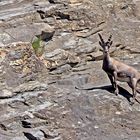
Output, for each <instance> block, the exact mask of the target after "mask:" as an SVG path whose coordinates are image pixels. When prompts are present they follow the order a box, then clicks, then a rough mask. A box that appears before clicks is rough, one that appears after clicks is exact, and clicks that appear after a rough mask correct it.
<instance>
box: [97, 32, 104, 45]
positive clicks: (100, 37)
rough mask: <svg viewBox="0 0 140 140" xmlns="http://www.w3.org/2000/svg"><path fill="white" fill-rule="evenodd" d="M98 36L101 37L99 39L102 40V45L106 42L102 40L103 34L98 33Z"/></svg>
mask: <svg viewBox="0 0 140 140" xmlns="http://www.w3.org/2000/svg"><path fill="white" fill-rule="evenodd" d="M98 35H99V38H100V40H101V42H102V43H104V40H103V38H102V36H101V34H100V33H98Z"/></svg>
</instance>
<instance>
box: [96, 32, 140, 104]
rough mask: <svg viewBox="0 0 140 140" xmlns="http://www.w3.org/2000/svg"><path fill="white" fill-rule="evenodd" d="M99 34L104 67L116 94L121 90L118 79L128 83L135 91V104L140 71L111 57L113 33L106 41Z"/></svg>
mask: <svg viewBox="0 0 140 140" xmlns="http://www.w3.org/2000/svg"><path fill="white" fill-rule="evenodd" d="M98 35H99V38H100V41H99V44H100V46H101V47H102V48H103V66H102V69H103V70H104V71H105V72H106V73H107V75H108V77H109V79H110V82H111V84H112V86H113V88H114V92H115V94H116V95H118V92H119V91H118V84H117V81H121V82H127V83H128V85H129V86H130V87H131V89H132V92H133V101H131V104H133V103H134V101H135V99H136V92H139V90H138V89H137V84H138V83H139V82H140V73H139V72H138V71H137V70H136V69H134V68H133V67H131V66H128V65H126V64H124V63H122V62H120V61H117V60H115V59H113V58H111V57H110V54H109V49H110V47H111V45H112V43H113V41H112V40H111V38H112V35H110V36H109V38H108V40H107V41H106V42H105V41H104V40H103V38H102V36H101V34H98Z"/></svg>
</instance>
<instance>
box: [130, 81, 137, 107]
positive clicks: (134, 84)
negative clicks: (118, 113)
mask: <svg viewBox="0 0 140 140" xmlns="http://www.w3.org/2000/svg"><path fill="white" fill-rule="evenodd" d="M128 85H129V86H130V87H131V88H132V93H133V98H132V101H131V103H130V104H131V105H133V104H134V102H135V100H136V94H137V92H136V88H137V79H131V82H130V83H128Z"/></svg>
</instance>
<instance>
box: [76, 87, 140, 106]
mask: <svg viewBox="0 0 140 140" xmlns="http://www.w3.org/2000/svg"><path fill="white" fill-rule="evenodd" d="M75 88H76V89H79V90H96V89H101V90H106V91H108V92H110V93H114V89H113V87H112V86H111V85H107V86H99V87H91V88H79V87H75ZM118 88H119V94H120V95H122V96H123V97H125V98H126V99H127V100H128V101H129V102H131V100H130V98H132V97H133V95H132V94H130V93H129V92H128V91H127V90H126V89H124V88H122V87H120V86H118ZM136 101H137V102H138V103H140V102H139V101H138V100H136Z"/></svg>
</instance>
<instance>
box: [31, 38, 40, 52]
mask: <svg viewBox="0 0 140 140" xmlns="http://www.w3.org/2000/svg"><path fill="white" fill-rule="evenodd" d="M40 43H41V39H40V38H36V39H35V40H34V41H33V42H32V47H33V48H34V50H37V49H38V48H40Z"/></svg>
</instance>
